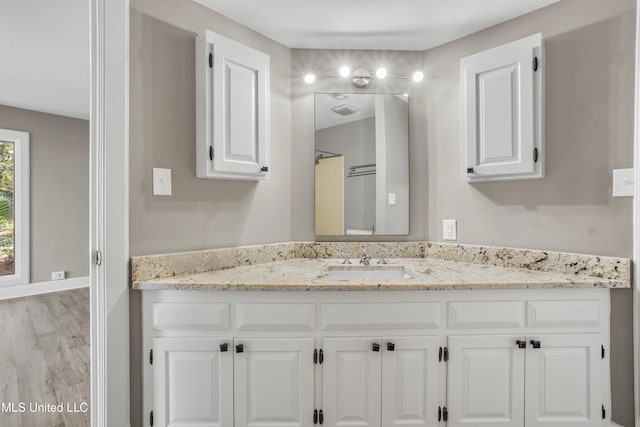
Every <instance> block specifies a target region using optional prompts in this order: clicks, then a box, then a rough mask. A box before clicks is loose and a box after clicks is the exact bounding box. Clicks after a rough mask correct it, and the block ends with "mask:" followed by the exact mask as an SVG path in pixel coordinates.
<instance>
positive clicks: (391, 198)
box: [389, 193, 396, 205]
mask: <svg viewBox="0 0 640 427" xmlns="http://www.w3.org/2000/svg"><path fill="white" fill-rule="evenodd" d="M389 204H390V205H395V204H396V193H389Z"/></svg>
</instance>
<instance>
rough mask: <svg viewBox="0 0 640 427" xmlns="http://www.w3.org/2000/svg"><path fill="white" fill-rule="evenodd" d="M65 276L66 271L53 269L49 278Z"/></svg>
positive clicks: (64, 277)
mask: <svg viewBox="0 0 640 427" xmlns="http://www.w3.org/2000/svg"><path fill="white" fill-rule="evenodd" d="M66 278H67V272H66V271H54V272H53V273H51V280H64V279H66Z"/></svg>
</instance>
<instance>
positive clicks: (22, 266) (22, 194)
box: [0, 129, 31, 286]
mask: <svg viewBox="0 0 640 427" xmlns="http://www.w3.org/2000/svg"><path fill="white" fill-rule="evenodd" d="M0 141H4V142H11V143H13V147H14V167H15V169H14V179H13V185H14V191H13V206H14V209H15V211H14V216H13V218H14V237H13V245H14V254H13V263H14V266H15V271H14V274H10V275H4V276H0V286H13V285H24V284H27V283H29V269H30V262H29V254H30V253H31V252H30V249H29V248H30V242H31V240H30V239H31V238H30V236H29V229H30V227H29V225H30V223H31V221H30V213H29V200H30V195H29V189H30V185H29V177H30V175H29V133H28V132H22V131H17V130H10V129H0Z"/></svg>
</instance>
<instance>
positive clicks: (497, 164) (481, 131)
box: [460, 34, 544, 182]
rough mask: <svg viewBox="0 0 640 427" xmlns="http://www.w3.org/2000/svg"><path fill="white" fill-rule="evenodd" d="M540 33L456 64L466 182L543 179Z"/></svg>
mask: <svg viewBox="0 0 640 427" xmlns="http://www.w3.org/2000/svg"><path fill="white" fill-rule="evenodd" d="M543 42H544V41H543V38H542V35H541V34H536V35H533V36H530V37H527V38H524V39H521V40H517V41H514V42H511V43H508V44H505V45H503V46H499V47H495V48H493V49H489V50H486V51H483V52H480V53H476V54H473V55H470V56H467V57H465V58H462V59H461V60H460V92H461V103H462V111H461V127H462V129H461V135H462V144H463V148H464V153H465V154H464V158H463V176H464V179H465V180H466V181H469V182H476V181H491V180H504V179H523V178H541V177H543V176H544V116H543V114H544V108H543V107H544V44H543Z"/></svg>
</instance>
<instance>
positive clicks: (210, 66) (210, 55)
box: [209, 53, 213, 68]
mask: <svg viewBox="0 0 640 427" xmlns="http://www.w3.org/2000/svg"><path fill="white" fill-rule="evenodd" d="M209 68H213V53H210V54H209Z"/></svg>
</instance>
